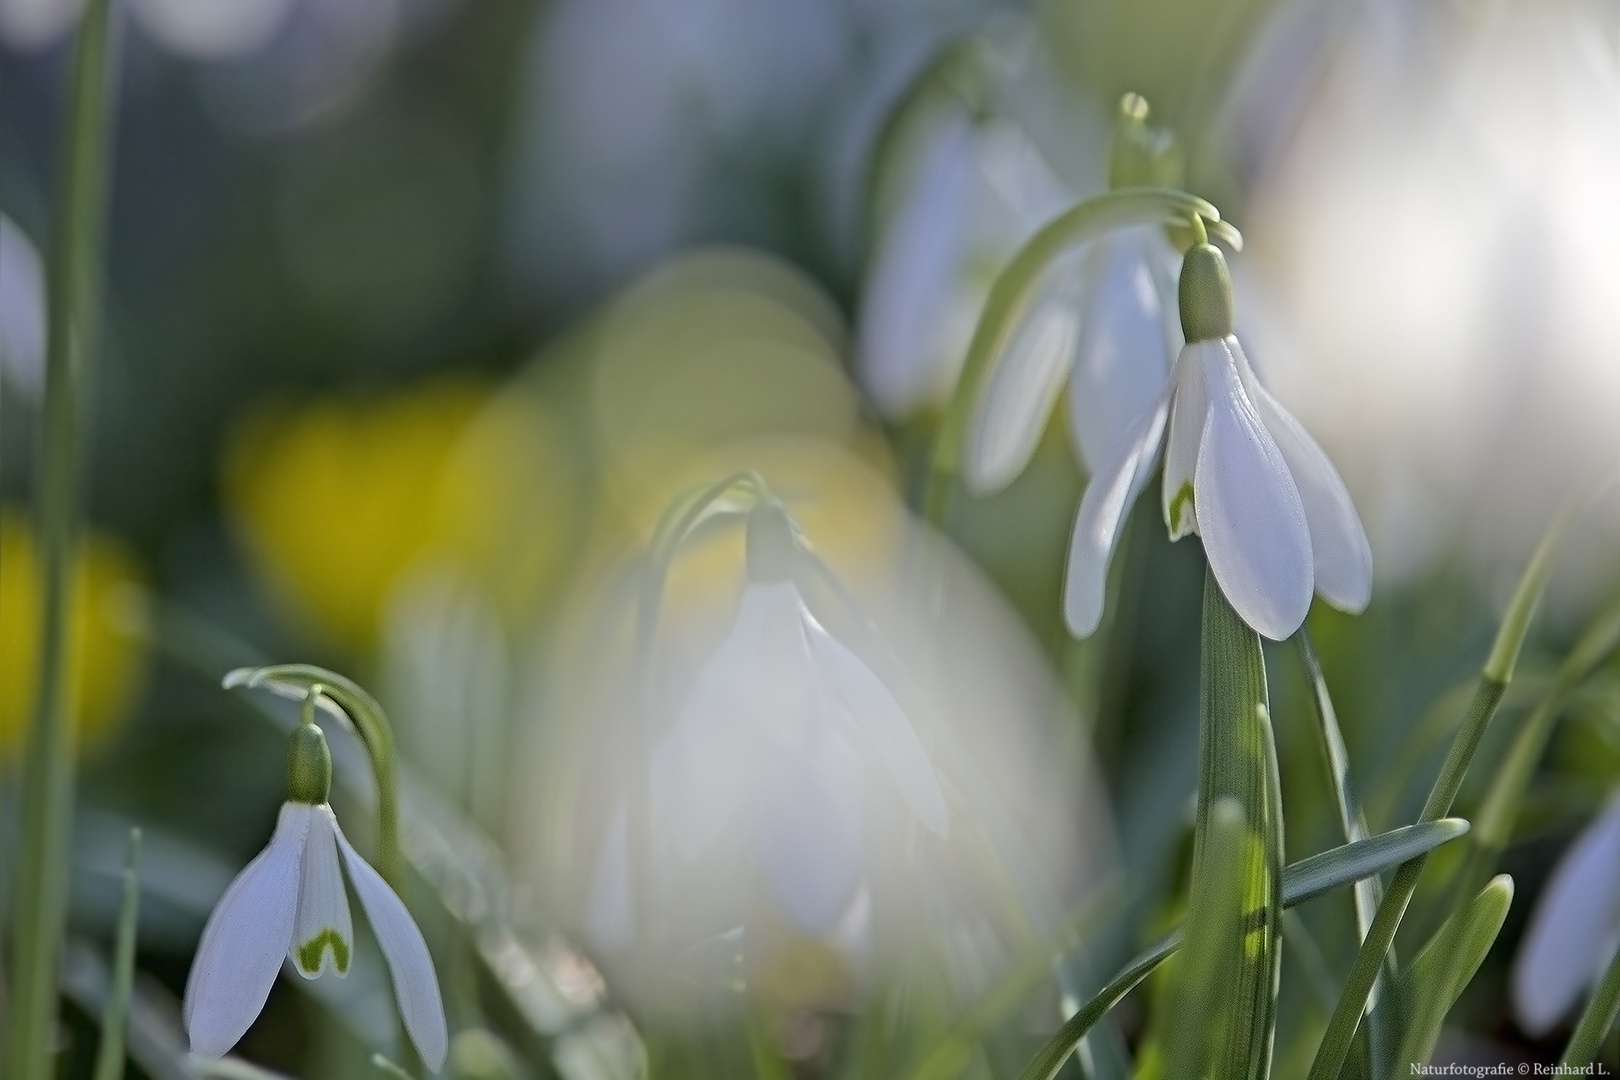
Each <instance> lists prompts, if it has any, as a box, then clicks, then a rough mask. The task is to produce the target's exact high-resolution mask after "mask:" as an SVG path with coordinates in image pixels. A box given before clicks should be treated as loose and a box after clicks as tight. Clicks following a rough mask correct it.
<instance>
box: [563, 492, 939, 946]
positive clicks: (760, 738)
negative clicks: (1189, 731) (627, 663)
mask: <svg viewBox="0 0 1620 1080" xmlns="http://www.w3.org/2000/svg"><path fill="white" fill-rule="evenodd" d="M791 529H792V526H791V525H790V524H789V523H788V521H787V518H786V515H785V514H783V512H782V510H781V508H780V507H775V506H764V507H761V508H758V509H756V510H755V511H753V512H752V516H751V520H750V527H749V580H748V583H747V584H746V585H745V586H744V588H743V590H742V596H741V599H740V601H739V603H738V607H737V614H736V618H735V620H734V621H733V623H732V626H731V629H730V631H729V632H728V633H727V634H726V636H725V638H724V639H723V640H722V641H721V642H720V644H719V646H718V647H717V648H716V649H715V651H714V652H713V653H712V654H711V655H710V656H709V658H708V659H707V660H706V661H705V662H704V663H703V664H702V666H701V667H700V668H699V669H698V671H697V673H696V676H695V677H694V679H693V681H692V684H691V688H690V691H689V692H688V694H687V696H686V699H685V701H684V703H683V704H682V706H681V708H680V711H679V712H678V713H677V714H676V716H675V718H674V720H673V721H672V722H671V724H670V726H669V728H668V730H666V731H665V732H663V733H662V734H661V735H660V736H659V737H658V738H657V739H656V740H655V741H654V743H653V746H652V748H651V753H650V760H649V777H648V779H649V792H648V804H649V805H648V809H649V811H650V814H649V820H650V822H651V828H652V830H653V835H652V837H651V840H652V843H653V845H654V847H655V849H656V852H655V862H657V863H660V864H661V865H662V866H663V867H664V870H665V876H666V877H667V878H671V879H675V878H679V877H680V876H681V875H682V874H683V873H684V872H686V871H687V868H690V867H694V866H697V865H699V864H701V863H702V862H703V860H705V859H707V858H709V857H710V856H712V855H714V853H715V852H716V851H725V852H729V853H730V855H729V857H727V859H726V861H728V862H729V861H731V858H732V857H736V856H739V855H740V857H741V858H742V859H743V860H745V861H747V862H748V863H750V864H751V866H752V871H751V875H752V876H754V877H757V878H758V879H759V880H760V881H762V883H763V884H764V885H765V886H766V887H767V888H768V890H769V893H770V895H771V898H772V900H773V901H774V903H775V906H776V907H777V908H778V909H779V910H780V911H781V912H782V913H783V914H784V915H785V916H786V917H787V919H788V920H789V921H790V922H791V923H792V924H793V925H794V926H795V927H797V928H798V929H799V930H800V931H801V932H803V933H806V934H811V935H817V936H826V935H830V934H832V933H833V932H834V931H835V929H836V928H837V927H838V925H839V924H840V922H841V921H842V920H843V918H844V917H845V915H846V913H847V912H848V911H849V910H850V909H851V906H852V904H854V903H855V902H856V901H857V898H858V895H859V893H860V889H861V885H862V883H863V879H864V878H866V877H867V876H868V873H869V869H870V868H869V867H868V865H867V863H868V860H869V858H870V857H871V854H870V852H868V851H867V843H868V837H867V833H868V831H869V829H870V827H871V815H872V813H873V811H874V809H875V808H874V807H873V806H872V805H871V804H872V801H873V800H875V799H882V798H885V797H886V796H887V795H890V794H893V795H897V796H898V798H899V801H900V802H901V803H902V804H903V805H904V807H905V808H906V810H907V811H908V812H909V814H910V815H911V817H912V818H913V819H914V820H915V821H917V822H918V823H919V824H921V825H922V826H923V827H924V828H925V829H927V830H928V831H929V832H932V833H934V834H935V835H937V836H941V837H943V836H945V835H946V834H947V831H948V827H949V824H948V813H947V809H946V803H945V796H944V793H943V792H942V790H941V788H940V785H939V781H938V778H937V776H936V773H935V770H934V766H933V763H932V762H931V760H930V758H929V755H928V752H927V751H926V750H925V749H924V747H923V744H922V741H921V740H920V739H919V738H918V735H917V733H916V730H915V729H914V728H913V726H912V724H911V722H910V720H908V718H907V716H906V713H905V710H904V709H903V708H902V707H901V705H900V704H899V702H898V701H897V700H896V698H895V696H894V694H893V693H892V692H891V691H890V689H889V688H888V687H887V686H886V685H885V684H884V682H883V681H882V680H881V679H880V678H879V677H878V676H877V675H876V674H875V673H874V672H873V671H872V669H871V667H870V666H868V664H867V663H866V662H865V661H864V660H862V659H861V658H860V657H859V656H857V655H856V654H855V653H854V652H853V651H852V650H851V649H850V648H849V647H848V646H847V645H845V644H844V643H843V642H841V641H839V640H838V638H836V637H834V636H833V635H832V634H831V633H829V632H828V631H827V629H826V628H825V627H824V626H823V625H822V624H821V622H820V621H819V620H817V618H816V617H815V615H814V614H812V613H811V611H810V609H809V607H808V606H807V605H806V603H805V600H804V597H803V596H802V595H801V594H800V592H799V589H798V587H797V586H796V585H795V584H794V582H793V579H792V576H791V572H790V569H789V566H790V561H791V560H792V559H793V558H794V557H795V556H794V554H793V552H792V545H793V544H794V543H795V541H794V540H793V538H792V533H791ZM766 549H774V550H773V551H768V552H767V553H766V554H763V555H762V554H761V551H762V550H766ZM628 857H629V847H628V843H627V840H626V828H625V822H624V814H623V811H622V810H621V811H620V814H619V816H618V819H617V820H616V821H615V822H614V823H613V826H612V827H611V828H610V830H609V834H608V837H607V842H606V843H605V844H604V845H603V848H602V851H601V855H600V858H599V862H598V866H597V870H596V874H595V879H596V880H595V884H594V887H593V890H592V893H593V895H592V905H591V906H592V910H593V912H595V916H594V918H593V926H592V933H593V936H594V937H596V938H598V939H599V943H600V944H604V945H608V946H613V945H622V944H627V943H628V939H629V936H630V933H631V928H630V921H631V919H632V918H633V911H632V908H631V902H630V899H629V890H630V888H631V881H630V872H629V868H628Z"/></svg>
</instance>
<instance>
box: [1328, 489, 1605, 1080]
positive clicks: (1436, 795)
mask: <svg viewBox="0 0 1620 1080" xmlns="http://www.w3.org/2000/svg"><path fill="white" fill-rule="evenodd" d="M1589 497H1590V496H1589V494H1588V493H1587V492H1585V491H1583V492H1581V493H1579V494H1577V495H1575V496H1573V497H1571V498H1570V499H1569V500H1567V501H1566V502H1565V503H1564V505H1563V507H1562V508H1561V509H1560V510H1559V512H1558V516H1557V517H1556V518H1555V519H1553V523H1552V525H1551V526H1550V527H1549V528H1548V529H1547V532H1546V534H1545V535H1543V536H1542V538H1541V543H1540V544H1539V545H1538V546H1537V548H1536V553H1535V554H1534V555H1533V556H1531V559H1530V565H1529V566H1528V567H1526V568H1525V571H1524V576H1523V577H1521V578H1520V579H1519V586H1518V588H1517V589H1516V590H1515V591H1514V594H1513V600H1512V602H1511V603H1510V604H1509V605H1508V610H1507V614H1506V615H1504V616H1503V618H1502V625H1501V628H1500V629H1499V630H1498V631H1497V634H1496V641H1495V642H1494V643H1493V644H1492V646H1491V652H1490V656H1488V657H1487V658H1486V660H1485V667H1484V669H1483V670H1482V671H1481V672H1480V677H1479V686H1478V688H1477V689H1476V690H1475V691H1474V698H1473V701H1471V702H1470V703H1469V706H1468V712H1467V713H1466V714H1465V715H1464V717H1463V722H1462V725H1461V726H1460V727H1459V728H1458V730H1457V734H1456V736H1455V737H1454V738H1453V740H1452V743H1451V749H1450V750H1448V751H1447V752H1446V760H1445V761H1444V763H1442V764H1441V766H1440V774H1439V775H1438V776H1436V777H1435V780H1434V785H1433V787H1431V788H1430V789H1429V797H1428V799H1427V800H1426V801H1425V802H1424V804H1423V811H1422V813H1421V814H1420V815H1419V817H1418V820H1419V821H1435V820H1437V819H1439V818H1442V817H1444V816H1445V815H1446V814H1448V813H1450V812H1451V804H1452V803H1453V802H1454V801H1455V800H1456V798H1457V792H1458V790H1459V789H1461V787H1462V782H1463V777H1464V776H1466V775H1467V773H1468V766H1469V765H1470V764H1471V763H1472V762H1473V760H1474V752H1475V751H1476V750H1478V749H1479V742H1480V740H1481V739H1482V738H1484V736H1485V729H1486V728H1487V727H1489V726H1490V722H1491V717H1493V716H1495V715H1496V707H1497V706H1498V705H1499V704H1501V701H1502V695H1503V694H1504V693H1505V692H1506V691H1507V686H1508V683H1509V682H1510V681H1511V680H1512V678H1513V668H1514V665H1515V664H1517V663H1518V659H1519V652H1520V650H1521V649H1522V648H1523V647H1524V638H1525V634H1526V633H1527V632H1528V631H1529V629H1530V618H1531V616H1532V615H1533V614H1534V613H1535V609H1536V604H1537V602H1538V601H1540V599H1541V594H1542V591H1543V590H1545V589H1546V587H1547V579H1548V578H1549V577H1550V576H1551V575H1552V569H1553V563H1554V562H1555V561H1556V559H1557V555H1558V551H1559V548H1561V547H1562V546H1563V541H1564V537H1565V535H1567V534H1568V532H1569V529H1570V526H1571V525H1573V524H1574V522H1575V520H1576V518H1578V517H1579V516H1580V514H1581V512H1582V511H1583V510H1585V508H1586V505H1587V502H1588V499H1589ZM1427 862H1428V856H1426V855H1425V856H1419V857H1418V858H1416V859H1413V860H1412V861H1411V862H1408V863H1404V864H1403V865H1402V866H1401V868H1400V869H1399V870H1397V871H1396V872H1395V879H1394V880H1393V881H1391V882H1390V885H1389V890H1388V891H1387V892H1386V893H1385V894H1384V899H1383V901H1382V902H1380V903H1379V905H1378V914H1377V915H1376V916H1375V917H1374V919H1373V924H1372V926H1371V928H1369V930H1368V931H1367V937H1366V939H1365V940H1364V941H1363V942H1362V943H1361V949H1360V951H1358V952H1357V953H1356V959H1355V963H1354V964H1352V965H1351V967H1350V974H1349V977H1348V978H1347V979H1346V980H1345V985H1344V990H1343V991H1342V992H1341V993H1340V995H1339V1004H1338V1006H1337V1007H1336V1008H1335V1009H1334V1010H1333V1016H1332V1017H1331V1018H1329V1020H1328V1026H1327V1030H1326V1031H1325V1032H1324V1033H1323V1035H1322V1042H1321V1044H1320V1045H1318V1046H1317V1048H1316V1058H1315V1060H1314V1061H1312V1062H1311V1071H1310V1074H1309V1080H1337V1077H1338V1075H1339V1070H1340V1069H1342V1068H1343V1067H1344V1059H1345V1057H1346V1056H1347V1055H1348V1054H1349V1053H1350V1044H1351V1042H1352V1040H1354V1038H1355V1035H1356V1027H1357V1025H1358V1024H1359V1023H1360V1020H1361V1013H1362V1010H1363V1009H1364V1008H1366V1005H1367V995H1368V994H1369V993H1370V992H1371V991H1372V985H1373V982H1374V980H1375V979H1377V977H1378V972H1379V969H1380V968H1382V967H1383V965H1384V956H1385V955H1386V954H1387V953H1388V952H1389V947H1390V945H1391V944H1392V943H1393V942H1394V940H1395V931H1396V930H1398V929H1399V928H1400V925H1401V917H1402V916H1404V915H1405V914H1406V905H1407V904H1408V903H1410V902H1411V900H1412V893H1413V892H1415V891H1416V889H1417V883H1418V878H1419V877H1421V876H1422V874H1423V868H1424V866H1425V865H1427Z"/></svg>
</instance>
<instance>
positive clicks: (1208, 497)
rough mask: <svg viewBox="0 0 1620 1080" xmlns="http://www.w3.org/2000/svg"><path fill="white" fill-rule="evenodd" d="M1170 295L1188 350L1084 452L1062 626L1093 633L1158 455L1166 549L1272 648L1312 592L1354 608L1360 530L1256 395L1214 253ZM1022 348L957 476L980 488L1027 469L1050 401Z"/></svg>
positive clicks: (1305, 449) (1012, 349) (1359, 604)
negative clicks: (1201, 565)
mask: <svg viewBox="0 0 1620 1080" xmlns="http://www.w3.org/2000/svg"><path fill="white" fill-rule="evenodd" d="M1189 275H1190V276H1189ZM1178 289H1179V304H1178V306H1179V308H1180V311H1181V322H1182V329H1183V332H1184V334H1185V337H1186V339H1187V344H1185V345H1184V346H1182V348H1181V350H1180V354H1179V356H1178V357H1177V359H1176V362H1175V366H1174V369H1173V371H1172V372H1171V375H1170V379H1169V381H1168V382H1167V383H1166V384H1165V385H1163V386H1162V387H1161V389H1160V391H1159V392H1158V394H1157V395H1156V396H1155V397H1154V399H1153V400H1151V401H1150V402H1149V403H1148V404H1147V406H1146V407H1145V408H1142V409H1141V410H1140V411H1138V412H1137V413H1135V414H1134V416H1133V418H1132V419H1131V420H1130V422H1129V424H1128V425H1123V426H1124V430H1123V433H1122V434H1115V432H1118V431H1119V428H1120V426H1122V425H1120V424H1119V418H1120V417H1121V416H1130V415H1131V414H1130V413H1126V412H1122V411H1121V410H1122V408H1123V406H1122V405H1121V406H1120V407H1116V408H1115V409H1113V410H1112V416H1113V421H1112V425H1113V428H1114V430H1113V431H1112V432H1107V433H1106V434H1105V435H1104V436H1103V437H1102V438H1099V440H1098V441H1099V442H1102V441H1103V439H1104V438H1106V439H1107V440H1108V443H1107V444H1106V445H1107V449H1106V450H1102V449H1100V448H1099V450H1098V451H1097V453H1096V454H1095V456H1092V453H1091V452H1090V451H1089V450H1088V451H1087V459H1088V464H1090V465H1092V475H1091V480H1090V482H1089V483H1088V485H1087V487H1086V492H1085V495H1084V497H1083V498H1082V499H1081V502H1080V509H1079V513H1078V514H1077V516H1076V518H1075V526H1074V532H1073V535H1072V538H1071V542H1070V547H1069V558H1068V567H1067V571H1066V574H1065V581H1064V616H1065V618H1066V620H1067V622H1068V624H1069V628H1070V630H1072V631H1073V632H1074V633H1075V634H1077V635H1079V636H1082V637H1084V636H1086V635H1088V634H1090V633H1092V632H1093V631H1095V630H1096V628H1097V625H1098V623H1099V622H1100V620H1101V618H1102V610H1103V601H1104V588H1105V583H1106V579H1107V574H1108V563H1109V560H1110V559H1111V557H1112V555H1113V551H1114V547H1115V545H1116V544H1117V543H1118V540H1119V536H1120V532H1121V530H1122V529H1123V527H1124V523H1125V518H1126V516H1127V515H1128V513H1129V510H1130V508H1131V505H1132V504H1133V503H1134V502H1135V500H1136V497H1137V495H1138V494H1140V492H1141V491H1142V489H1143V488H1144V487H1145V486H1146V485H1147V482H1148V480H1149V479H1150V478H1151V477H1152V475H1153V472H1154V469H1155V468H1156V467H1157V465H1158V463H1159V459H1160V454H1161V452H1162V453H1163V456H1164V486H1163V490H1164V498H1163V504H1164V517H1165V524H1166V526H1167V527H1168V528H1169V530H1170V536H1171V539H1179V538H1181V537H1182V536H1185V535H1187V534H1188V533H1195V534H1198V535H1199V536H1201V537H1202V538H1203V541H1204V551H1205V554H1206V556H1207V557H1208V559H1209V565H1210V568H1211V570H1212V571H1213V572H1214V574H1215V580H1216V581H1217V583H1219V585H1220V586H1221V590H1222V592H1224V593H1225V594H1226V597H1227V599H1228V600H1229V601H1230V602H1231V604H1232V606H1233V608H1235V609H1236V610H1237V612H1238V614H1239V615H1241V616H1242V617H1243V619H1244V621H1245V622H1247V623H1248V624H1249V625H1250V626H1252V627H1253V628H1254V629H1255V630H1257V631H1259V632H1260V633H1261V634H1264V635H1265V636H1266V637H1269V638H1273V639H1275V640H1279V641H1280V640H1282V639H1284V638H1286V637H1288V636H1289V635H1290V634H1292V633H1293V632H1294V631H1295V630H1297V629H1298V628H1299V626H1300V624H1301V623H1302V622H1304V620H1305V615H1306V612H1307V611H1308V610H1309V608H1310V603H1311V595H1312V593H1313V591H1314V592H1316V593H1320V594H1321V596H1322V597H1323V599H1325V600H1327V601H1328V602H1329V603H1331V604H1333V605H1334V606H1335V607H1339V608H1342V609H1345V610H1348V611H1360V610H1361V609H1362V608H1364V607H1365V606H1366V604H1367V601H1368V599H1369V598H1370V596H1371V592H1372V555H1371V552H1370V549H1369V548H1368V545H1367V538H1366V534H1365V532H1363V530H1362V527H1361V521H1360V519H1359V517H1358V516H1357V514H1356V510H1355V506H1354V504H1353V503H1352V502H1351V501H1350V495H1349V492H1348V491H1346V489H1345V486H1344V482H1343V481H1342V480H1341V479H1340V478H1339V474H1338V472H1337V471H1336V470H1335V469H1334V468H1333V464H1332V462H1330V461H1329V460H1328V458H1327V455H1326V454H1325V453H1323V451H1322V449H1321V447H1319V446H1318V445H1317V444H1316V442H1315V441H1314V440H1313V439H1312V438H1311V437H1310V435H1309V434H1307V433H1306V431H1305V429H1304V428H1303V427H1301V426H1300V424H1299V422H1298V421H1297V420H1295V419H1294V418H1293V417H1292V416H1291V415H1289V413H1288V411H1287V410H1286V409H1284V408H1283V407H1282V405H1281V404H1280V403H1278V401H1277V400H1276V399H1275V398H1273V397H1272V396H1271V394H1270V393H1269V392H1267V390H1266V389H1265V387H1263V386H1261V385H1260V382H1259V380H1258V379H1256V378H1255V375H1254V371H1253V369H1252V368H1251V367H1250V365H1249V361H1248V358H1247V357H1246V356H1245V355H1244V353H1243V348H1242V346H1241V345H1240V344H1239V343H1238V340H1237V338H1236V337H1235V336H1234V335H1233V334H1232V324H1233V313H1232V301H1231V282H1230V279H1229V277H1228V275H1227V271H1226V264H1225V260H1224V257H1223V256H1221V254H1220V252H1219V251H1218V250H1217V249H1216V248H1214V247H1213V246H1211V245H1208V244H1199V245H1196V246H1194V247H1193V248H1192V249H1190V250H1189V251H1188V253H1187V256H1186V258H1185V260H1184V262H1183V266H1182V271H1181V279H1180V282H1179V286H1178ZM1028 326H1029V324H1027V323H1026V325H1025V329H1024V331H1023V332H1024V333H1026V334H1027V333H1028V332H1029V330H1028ZM1019 341H1020V335H1019V334H1018V333H1015V334H1014V336H1013V340H1012V343H1011V345H1010V346H1009V348H1008V352H1007V355H1006V357H1005V358H1004V360H1003V366H1002V367H1000V368H998V370H997V371H996V373H995V375H994V376H993V377H992V378H991V380H990V383H989V385H988V386H987V387H986V390H985V393H984V396H983V399H982V400H981V403H980V406H979V413H978V416H977V425H978V434H977V436H976V437H975V438H972V439H970V441H969V444H968V458H967V461H966V462H965V468H964V476H965V478H966V479H967V480H968V482H969V484H970V485H976V486H978V487H980V488H981V489H982V488H983V487H984V486H985V481H986V480H987V479H994V478H996V477H999V476H1003V475H1005V476H1007V478H1008V479H1010V478H1011V476H1012V475H1016V472H1017V469H1018V468H1021V467H1022V463H1023V461H1027V459H1028V454H1029V453H1031V452H1033V448H1034V440H1035V439H1036V438H1037V437H1038V434H1039V432H1038V430H1036V431H1034V432H1033V433H1031V430H1030V429H1032V428H1036V427H1037V424H1036V423H1034V422H1031V418H1033V417H1036V416H1042V417H1044V414H1042V413H1041V412H1040V406H1038V405H1036V404H1032V403H1033V402H1038V401H1040V400H1043V399H1044V400H1047V401H1049V400H1050V399H1051V397H1052V396H1053V395H1054V394H1055V392H1056V385H1057V382H1056V380H1052V379H1045V380H1043V379H1040V378H1032V377H1029V376H1027V375H1026V376H1022V377H1021V376H1019V375H1018V373H1017V371H1016V370H1009V369H1012V368H1014V367H1015V366H1022V367H1023V368H1025V369H1026V370H1036V369H1037V366H1036V365H1033V364H1030V363H1023V364H1021V365H1020V364H1019V358H1018V355H1017V352H1018V348H1019ZM1054 362H1055V361H1054ZM1142 381H1143V382H1146V381H1147V380H1146V378H1143V380H1142ZM1120 397H1121V398H1123V393H1121V394H1120ZM1025 443H1027V450H1026V449H1024V444H1025ZM1009 447H1011V448H1012V449H1009ZM1014 451H1016V453H1015V452H1014ZM1020 455H1022V460H1019V457H1020ZM1014 462H1015V463H1016V464H1017V468H1012V467H1011V465H1010V464H1009V463H1014Z"/></svg>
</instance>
